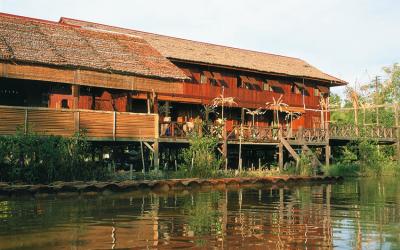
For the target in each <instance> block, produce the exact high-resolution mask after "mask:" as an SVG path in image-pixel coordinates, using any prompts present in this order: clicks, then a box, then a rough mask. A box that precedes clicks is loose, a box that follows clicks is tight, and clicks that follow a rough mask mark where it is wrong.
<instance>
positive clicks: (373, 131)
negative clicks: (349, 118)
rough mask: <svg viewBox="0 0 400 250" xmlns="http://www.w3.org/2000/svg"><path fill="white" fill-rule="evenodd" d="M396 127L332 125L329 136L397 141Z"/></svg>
mask: <svg viewBox="0 0 400 250" xmlns="http://www.w3.org/2000/svg"><path fill="white" fill-rule="evenodd" d="M397 129H398V128H395V127H382V126H355V125H337V124H331V125H330V129H329V136H330V137H331V138H348V139H351V138H370V139H396V138H397Z"/></svg>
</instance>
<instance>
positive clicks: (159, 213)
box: [0, 178, 400, 249]
mask: <svg viewBox="0 0 400 250" xmlns="http://www.w3.org/2000/svg"><path fill="white" fill-rule="evenodd" d="M0 222H1V223H0V249H127V248H129V249H134V248H138V249H143V248H166V249H168V248H182V249H187V248H229V249H231V248H236V249H244V248H250V249H326V248H338V249H400V184H399V182H398V181H397V180H396V179H395V178H391V179H381V180H377V179H359V180H350V181H345V182H343V183H339V184H332V185H330V184H329V185H328V184H323V185H313V186H300V187H291V188H276V189H271V188H263V189H228V190H212V191H197V192H181V193H176V194H170V195H164V196H163V195H156V194H151V193H147V194H137V193H136V194H134V193H132V194H129V193H124V194H112V195H98V196H91V197H74V198H59V197H49V198H40V199H26V198H25V199H10V200H0Z"/></svg>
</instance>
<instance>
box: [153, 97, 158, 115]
mask: <svg viewBox="0 0 400 250" xmlns="http://www.w3.org/2000/svg"><path fill="white" fill-rule="evenodd" d="M153 113H154V114H158V98H157V94H155V93H154V92H153Z"/></svg>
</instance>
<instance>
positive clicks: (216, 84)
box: [210, 78, 218, 86]
mask: <svg viewBox="0 0 400 250" xmlns="http://www.w3.org/2000/svg"><path fill="white" fill-rule="evenodd" d="M210 83H211V85H213V86H218V82H217V80H216V79H214V78H211V79H210Z"/></svg>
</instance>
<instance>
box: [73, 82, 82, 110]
mask: <svg viewBox="0 0 400 250" xmlns="http://www.w3.org/2000/svg"><path fill="white" fill-rule="evenodd" d="M79 89H80V88H79V85H76V84H74V85H72V97H73V98H74V101H73V103H72V109H79Z"/></svg>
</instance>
